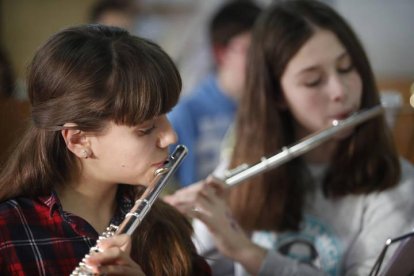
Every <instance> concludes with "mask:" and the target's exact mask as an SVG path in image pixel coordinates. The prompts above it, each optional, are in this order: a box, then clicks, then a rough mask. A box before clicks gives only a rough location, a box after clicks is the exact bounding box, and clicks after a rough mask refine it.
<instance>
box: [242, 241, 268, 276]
mask: <svg viewBox="0 0 414 276" xmlns="http://www.w3.org/2000/svg"><path fill="white" fill-rule="evenodd" d="M266 255H267V250H266V249H264V248H262V247H260V246H258V245H256V244H254V243H253V242H251V241H250V240H249V244H246V246H244V247H243V248H241V249H240V250H238V252H236V254H235V255H234V260H235V261H236V262H238V263H240V264H241V265H242V266H243V267H244V268H245V269H246V270H247V271H248V272H249V273H251V274H253V275H256V274H257V273H259V271H260V267H261V265H262V263H263V261H264V259H265V258H266Z"/></svg>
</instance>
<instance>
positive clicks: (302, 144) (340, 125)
mask: <svg viewBox="0 0 414 276" xmlns="http://www.w3.org/2000/svg"><path fill="white" fill-rule="evenodd" d="M383 112H384V109H383V107H382V106H376V107H373V108H371V109H368V110H365V111H361V112H358V113H356V114H354V115H352V116H350V117H348V118H346V119H344V120H341V121H336V124H334V125H333V126H331V127H328V128H325V129H323V130H320V131H318V132H316V133H314V134H311V135H309V136H307V137H305V138H304V139H302V140H301V141H299V142H298V143H296V144H294V145H292V146H290V147H283V148H282V151H281V152H279V153H278V154H276V155H273V156H272V157H269V158H265V157H263V158H262V159H261V161H260V162H258V163H256V164H254V165H252V166H248V165H246V164H243V165H240V166H238V167H237V168H235V169H234V171H235V173H233V174H232V173H231V171H233V170H231V171H230V176H228V177H226V176H225V179H218V180H219V181H222V182H224V183H225V184H227V185H229V186H234V185H237V184H239V183H241V182H243V181H246V180H248V179H250V178H252V177H253V176H256V175H257V174H260V173H262V172H266V171H269V170H272V169H274V168H276V167H279V166H280V165H283V164H285V163H286V162H288V161H290V160H292V159H293V158H295V157H297V156H300V155H302V154H304V153H306V152H308V151H310V150H311V149H314V148H316V147H317V146H319V145H320V144H322V143H324V142H325V141H327V140H329V139H330V138H332V137H333V136H334V135H335V134H337V133H338V132H340V131H342V130H344V129H347V128H349V127H352V126H356V125H359V124H361V123H363V122H365V121H367V120H369V119H372V118H374V117H376V116H379V115H380V114H382V113H383Z"/></svg>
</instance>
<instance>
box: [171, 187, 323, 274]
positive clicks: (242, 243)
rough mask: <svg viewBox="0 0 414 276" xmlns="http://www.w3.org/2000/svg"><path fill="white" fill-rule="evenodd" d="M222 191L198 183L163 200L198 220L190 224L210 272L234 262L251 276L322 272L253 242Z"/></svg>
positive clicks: (226, 269) (219, 271) (226, 267)
mask: <svg viewBox="0 0 414 276" xmlns="http://www.w3.org/2000/svg"><path fill="white" fill-rule="evenodd" d="M217 185H218V186H217ZM225 192H226V191H225V187H222V186H220V185H219V184H217V183H212V182H199V183H197V184H194V185H192V186H190V187H188V188H186V189H182V190H180V191H178V192H177V193H176V194H175V195H173V196H172V197H169V198H167V199H166V200H167V202H169V203H170V204H172V205H174V206H176V207H177V208H179V210H180V211H181V212H183V213H185V214H186V215H188V216H190V217H192V218H196V219H197V220H195V221H194V223H193V225H194V230H195V243H196V245H197V247H198V251H199V253H200V254H201V255H203V256H204V257H206V258H207V259H208V260H213V261H210V264H211V266H212V269H213V271H215V272H216V273H218V274H224V272H228V271H229V269H232V266H233V262H236V263H239V264H240V265H242V266H243V268H244V269H245V270H246V271H248V272H249V273H250V274H253V275H288V276H289V275H323V273H322V272H321V271H317V270H316V269H314V268H313V267H311V266H309V265H306V264H301V263H299V262H297V261H295V260H292V259H290V258H288V257H284V256H282V255H280V254H279V253H277V252H275V251H272V250H270V251H267V250H266V249H264V248H262V247H260V246H258V245H256V244H254V243H253V242H252V241H251V240H250V238H249V237H248V235H247V234H246V233H245V232H244V231H243V230H242V229H241V227H240V226H239V225H238V223H237V222H236V221H235V220H234V218H233V217H232V215H231V212H230V210H229V208H228V207H227V203H226V201H225V200H224V195H225ZM223 257H224V258H223Z"/></svg>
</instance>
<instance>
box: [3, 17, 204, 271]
mask: <svg viewBox="0 0 414 276" xmlns="http://www.w3.org/2000/svg"><path fill="white" fill-rule="evenodd" d="M180 90H181V79H180V76H179V73H178V71H177V69H176V67H175V65H174V64H173V62H172V60H171V59H170V58H169V57H168V55H167V54H166V53H165V52H164V51H162V49H161V48H160V47H158V46H157V45H155V44H153V43H151V42H149V41H147V40H144V39H141V38H138V37H134V36H131V35H130V34H128V32H126V31H125V30H122V29H120V28H116V27H106V26H101V25H86V26H79V27H73V28H69V29H65V30H63V31H61V32H59V33H57V34H55V35H53V36H52V37H51V38H50V39H49V40H48V41H47V42H46V44H45V45H44V46H42V47H41V48H40V49H39V50H38V51H37V53H36V55H35V57H34V59H33V61H32V63H31V65H30V67H29V70H28V93H29V98H30V102H31V104H32V120H33V125H32V126H31V127H30V128H29V129H28V130H27V132H26V135H25V137H24V138H23V139H22V141H21V143H20V145H19V146H18V147H17V148H16V150H15V152H14V154H12V155H11V156H12V157H11V158H10V160H9V162H8V163H7V166H6V168H5V169H4V170H3V171H2V173H1V175H0V199H1V200H5V199H8V198H11V197H15V196H39V195H48V194H50V193H51V191H52V190H54V189H55V188H56V186H57V185H64V184H65V182H66V181H67V179H68V178H69V175H72V173H73V171H76V170H78V169H79V168H78V166H77V163H76V157H75V156H74V155H73V154H72V153H71V152H70V151H69V150H68V149H67V148H66V145H65V143H64V141H63V138H62V136H61V134H60V131H57V130H60V129H61V128H62V126H63V125H64V124H65V123H67V122H73V123H76V124H77V129H80V130H83V131H94V132H99V131H100V130H102V129H103V128H104V126H105V124H106V123H107V122H108V121H110V120H112V121H114V122H115V123H117V124H122V125H128V126H133V125H136V124H139V123H141V122H143V121H145V120H148V119H150V118H153V117H155V116H157V115H160V114H164V113H166V112H168V111H169V110H170V109H171V108H172V107H173V106H174V105H175V104H176V103H177V100H178V97H179V94H180ZM127 187H128V189H129V190H130V192H132V194H134V196H139V195H140V193H141V191H140V188H134V187H133V186H127ZM147 218H148V222H146V223H145V224H143V225H142V227H141V226H140V231H139V235H141V232H143V233H144V232H145V233H147V234H146V236H145V238H144V237H139V235H138V234H137V235H134V237H133V240H134V241H135V242H136V243H134V250H135V251H136V252H133V253H132V255H133V256H135V259H136V260H137V261H138V262H139V264H140V265H141V266H142V267H143V269H144V270H145V271H146V273H148V274H151V275H167V274H168V275H188V274H191V272H192V269H193V267H192V262H193V258H194V257H195V256H196V253H195V247H194V245H193V244H192V243H191V231H192V229H191V226H190V225H189V223H188V222H187V221H186V220H185V218H183V217H181V215H179V214H178V213H177V211H175V210H174V209H173V208H172V207H169V206H167V205H165V204H163V203H161V202H156V203H155V204H154V208H153V210H152V211H151V212H150V213H149V215H148V216H147ZM170 219H172V220H170ZM149 228H150V229H149ZM160 234H162V235H163V236H162V237H159V236H157V235H160ZM160 238H162V239H163V240H165V241H169V242H165V243H160V242H159V239H160ZM149 247H151V250H148V251H147V252H145V254H141V253H144V252H141V251H140V250H141V248H149ZM153 252H157V254H158V255H157V256H156V257H155V256H154V253H153ZM152 258H154V259H152Z"/></svg>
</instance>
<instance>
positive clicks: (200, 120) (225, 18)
mask: <svg viewBox="0 0 414 276" xmlns="http://www.w3.org/2000/svg"><path fill="white" fill-rule="evenodd" d="M259 13H260V8H259V7H258V6H257V5H256V4H254V3H253V2H250V1H231V2H229V3H226V4H224V5H223V6H222V7H221V8H220V9H219V10H218V11H217V12H216V14H215V15H214V16H213V17H212V19H211V23H210V43H211V48H212V51H213V56H214V60H215V65H216V66H215V70H214V72H212V73H211V74H210V75H209V76H207V78H206V79H205V80H204V81H202V82H201V83H200V84H199V85H198V86H197V87H196V88H195V89H194V90H193V91H191V92H189V95H188V96H186V97H184V98H183V99H181V100H180V102H179V103H178V105H177V106H176V107H175V108H174V109H173V110H172V111H171V112H170V113H169V114H168V118H169V119H170V121H171V123H172V125H173V127H174V129H175V131H176V132H177V134H178V143H180V144H184V145H186V146H187V147H188V149H189V156H188V157H187V158H186V160H184V162H183V165H182V166H181V167H180V168H179V170H178V173H177V180H178V182H179V184H180V185H182V186H187V185H189V184H191V183H194V182H195V181H198V180H200V179H203V178H205V177H206V176H207V175H209V174H210V173H211V172H212V171H213V170H214V168H215V167H216V166H217V164H218V161H219V154H220V144H221V142H222V140H223V138H224V136H225V134H226V131H227V129H228V127H229V126H230V124H231V123H232V122H233V119H234V115H235V113H236V109H237V102H238V99H239V97H240V96H241V94H242V93H243V90H244V77H245V59H246V52H247V50H248V48H249V45H250V40H251V38H250V35H251V34H250V33H251V28H252V26H253V24H254V22H255V20H256V18H257V16H258V15H259Z"/></svg>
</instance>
